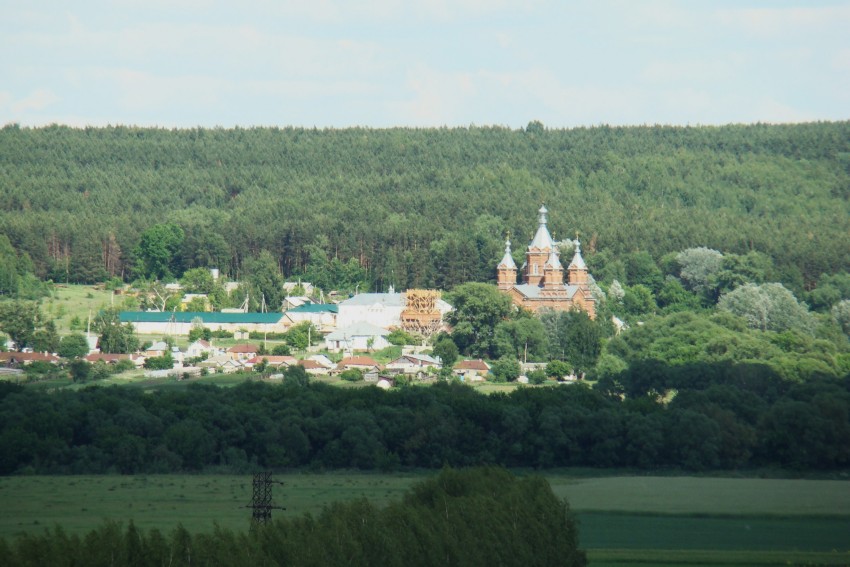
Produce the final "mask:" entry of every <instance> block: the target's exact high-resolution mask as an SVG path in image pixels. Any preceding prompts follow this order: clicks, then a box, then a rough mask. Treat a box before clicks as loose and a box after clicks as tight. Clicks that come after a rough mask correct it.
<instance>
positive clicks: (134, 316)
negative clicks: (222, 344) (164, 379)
mask: <svg viewBox="0 0 850 567" xmlns="http://www.w3.org/2000/svg"><path fill="white" fill-rule="evenodd" d="M119 317H120V318H121V322H122V323H168V322H169V321H173V322H175V323H191V322H192V321H193V320H194V319H195V318H199V319H201V321H203V323H204V324H205V325H209V324H215V323H231V324H237V325H238V324H243V323H266V324H274V323H277V322H278V321H280V320H281V318H282V317H283V313H275V312H272V313H219V312H203V311H174V312H172V311H122V312H121V313H120V314H119Z"/></svg>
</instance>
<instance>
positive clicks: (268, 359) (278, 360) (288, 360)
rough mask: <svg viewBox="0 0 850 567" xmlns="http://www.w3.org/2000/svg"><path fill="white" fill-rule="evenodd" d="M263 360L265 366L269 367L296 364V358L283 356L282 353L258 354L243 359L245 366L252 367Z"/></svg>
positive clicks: (284, 366)
mask: <svg viewBox="0 0 850 567" xmlns="http://www.w3.org/2000/svg"><path fill="white" fill-rule="evenodd" d="M263 361H265V363H266V367H271V368H281V367H283V368H286V367H288V366H292V365H293V364H297V363H298V360H297V359H296V358H295V357H294V356H283V355H280V356H278V355H269V354H263V355H260V354H258V355H257V356H255V357H253V358H250V359H248V360H246V361H245V367H246V368H254V366H256V365H257V364H259V363H261V362H263Z"/></svg>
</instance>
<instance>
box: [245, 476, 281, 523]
mask: <svg viewBox="0 0 850 567" xmlns="http://www.w3.org/2000/svg"><path fill="white" fill-rule="evenodd" d="M272 484H283V483H282V482H276V481H273V480H272V473H271V471H264V472H259V473H255V474H254V493H253V497H252V498H251V505H250V506H247V508H251V510H252V513H251V525H252V526H258V525H264V524H267V523H268V522H270V521H271V519H272V510H273V509H275V510H286V508H283V507H281V506H274V505H273V504H272Z"/></svg>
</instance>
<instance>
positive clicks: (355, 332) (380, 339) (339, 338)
mask: <svg viewBox="0 0 850 567" xmlns="http://www.w3.org/2000/svg"><path fill="white" fill-rule="evenodd" d="M389 334H390V332H389V331H387V330H386V329H383V328H381V327H377V326H375V325H372V324H369V323H364V322H362V321H360V322H358V323H354V324H353V325H349V326H347V327H343V328H340V329H337V330H336V331H334V332H332V333H331V334H329V335H328V336H327V337H325V347H326V348H327V349H328V350H329V351H331V352H339V351H341V350H344V351H355V350H381V349H382V348H386V347H388V346H390V342H389V341H388V340H387V336H388V335H389Z"/></svg>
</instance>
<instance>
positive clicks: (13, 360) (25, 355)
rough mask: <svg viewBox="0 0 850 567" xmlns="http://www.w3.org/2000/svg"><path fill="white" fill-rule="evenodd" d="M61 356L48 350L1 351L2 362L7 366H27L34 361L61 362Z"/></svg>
mask: <svg viewBox="0 0 850 567" xmlns="http://www.w3.org/2000/svg"><path fill="white" fill-rule="evenodd" d="M59 361H60V359H59V357H58V356H56V355H54V354H50V353H48V352H14V351H13V352H0V364H3V365H5V366H16V365H19V366H26V365H27V364H32V363H33V362H50V363H51V364H59Z"/></svg>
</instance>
